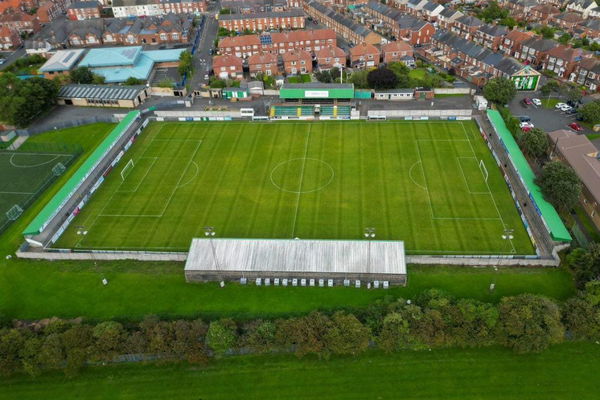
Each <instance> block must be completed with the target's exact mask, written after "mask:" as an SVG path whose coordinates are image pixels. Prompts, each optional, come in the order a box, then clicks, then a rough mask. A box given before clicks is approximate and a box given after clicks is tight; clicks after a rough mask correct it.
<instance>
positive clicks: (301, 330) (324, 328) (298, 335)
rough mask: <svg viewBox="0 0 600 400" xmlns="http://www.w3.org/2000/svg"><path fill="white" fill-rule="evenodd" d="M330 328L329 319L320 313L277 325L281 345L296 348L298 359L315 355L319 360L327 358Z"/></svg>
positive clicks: (278, 339) (313, 313)
mask: <svg viewBox="0 0 600 400" xmlns="http://www.w3.org/2000/svg"><path fill="white" fill-rule="evenodd" d="M330 326H331V320H330V319H329V317H327V316H326V315H323V314H321V313H319V312H312V313H310V314H309V315H307V316H305V317H302V318H292V319H288V320H284V321H280V322H279V323H278V325H277V334H276V336H277V341H278V342H279V343H280V344H281V345H284V346H287V347H293V348H295V353H296V356H297V357H303V356H305V355H307V354H315V355H317V356H318V357H319V358H322V357H325V358H327V357H328V356H329V350H328V348H327V341H326V339H325V338H326V335H327V332H328V331H329V329H330Z"/></svg>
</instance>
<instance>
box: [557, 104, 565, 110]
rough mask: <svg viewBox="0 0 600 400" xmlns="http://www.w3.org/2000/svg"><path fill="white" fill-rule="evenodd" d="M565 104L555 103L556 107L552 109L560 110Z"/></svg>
mask: <svg viewBox="0 0 600 400" xmlns="http://www.w3.org/2000/svg"><path fill="white" fill-rule="evenodd" d="M566 105H567V104H565V103H556V105H555V106H554V108H556V109H558V110H560V109H561V108H563V107H564V106H566Z"/></svg>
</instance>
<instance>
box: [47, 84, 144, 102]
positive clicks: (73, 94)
mask: <svg viewBox="0 0 600 400" xmlns="http://www.w3.org/2000/svg"><path fill="white" fill-rule="evenodd" d="M145 88H146V87H145V86H115V85H66V86H63V87H62V88H61V89H60V91H59V92H58V97H59V98H71V99H93V100H133V99H135V98H136V97H137V96H138V94H139V93H140V91H142V90H144V89H145Z"/></svg>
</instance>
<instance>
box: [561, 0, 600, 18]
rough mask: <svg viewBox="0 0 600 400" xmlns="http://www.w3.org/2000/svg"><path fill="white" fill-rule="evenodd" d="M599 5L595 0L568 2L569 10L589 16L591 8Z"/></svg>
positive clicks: (585, 16) (584, 16)
mask: <svg viewBox="0 0 600 400" xmlns="http://www.w3.org/2000/svg"><path fill="white" fill-rule="evenodd" d="M596 7H597V4H596V2H595V1H594V0H573V1H571V2H569V3H568V4H567V11H572V12H576V13H579V14H581V15H582V17H583V18H587V17H588V14H589V13H590V11H591V10H593V9H594V8H596Z"/></svg>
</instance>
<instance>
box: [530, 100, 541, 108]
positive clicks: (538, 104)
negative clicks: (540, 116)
mask: <svg viewBox="0 0 600 400" xmlns="http://www.w3.org/2000/svg"><path fill="white" fill-rule="evenodd" d="M531 101H532V102H533V104H535V105H536V106H538V107H539V106H541V105H542V101H541V100H540V99H531Z"/></svg>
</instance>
